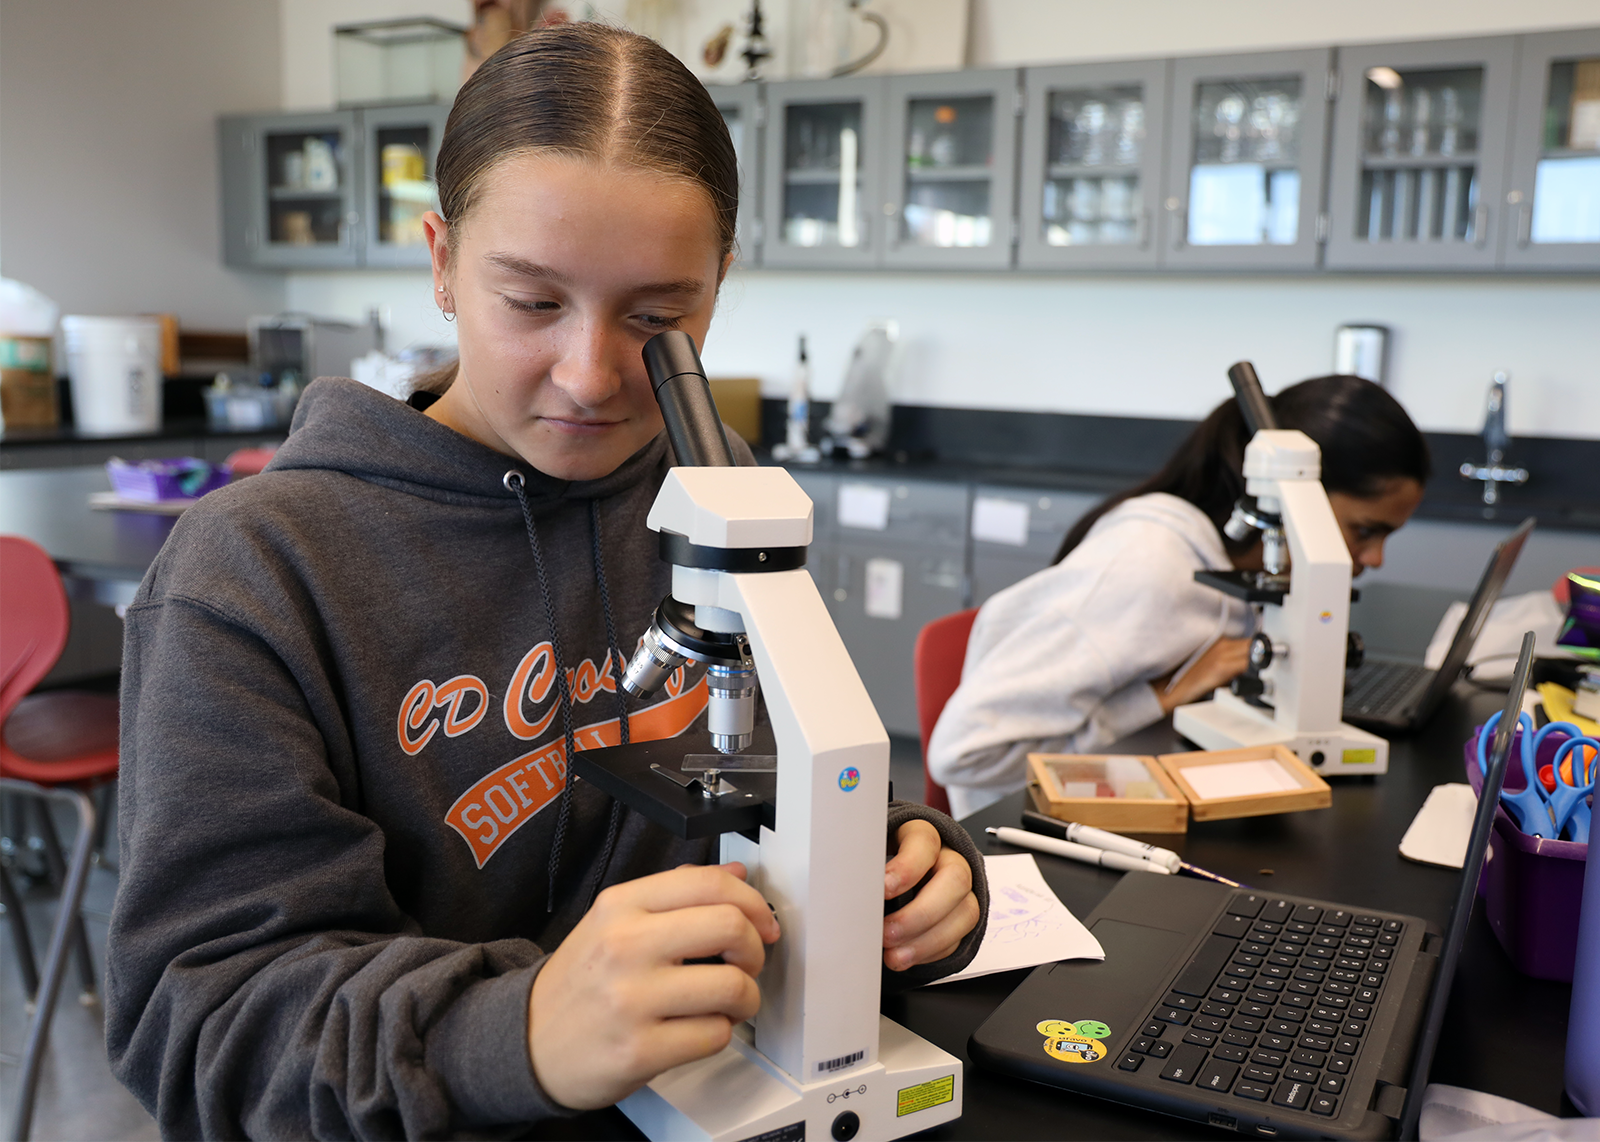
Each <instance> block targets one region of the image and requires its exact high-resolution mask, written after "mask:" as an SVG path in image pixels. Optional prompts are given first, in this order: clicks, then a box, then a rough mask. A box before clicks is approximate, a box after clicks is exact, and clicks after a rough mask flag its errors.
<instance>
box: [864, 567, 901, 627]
mask: <svg viewBox="0 0 1600 1142" xmlns="http://www.w3.org/2000/svg"><path fill="white" fill-rule="evenodd" d="M905 579H906V565H905V564H904V563H901V562H900V561H899V560H898V559H869V560H867V615H868V616H869V617H870V618H874V619H897V618H899V617H900V612H901V596H902V594H903V593H904V591H903V588H904V586H905Z"/></svg>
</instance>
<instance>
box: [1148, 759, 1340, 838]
mask: <svg viewBox="0 0 1600 1142" xmlns="http://www.w3.org/2000/svg"><path fill="white" fill-rule="evenodd" d="M1157 760H1158V761H1159V762H1160V764H1161V768H1162V769H1164V770H1166V772H1167V774H1168V775H1169V776H1170V777H1171V778H1172V780H1173V781H1174V782H1175V783H1176V784H1177V786H1178V788H1179V790H1181V791H1182V794H1183V796H1184V797H1185V798H1187V799H1188V802H1189V809H1190V812H1192V813H1193V814H1194V819H1195V820H1196V821H1223V820H1227V819H1229V818H1232V817H1261V816H1265V815H1267V814H1269V813H1292V812H1296V811H1298V810H1301V809H1326V808H1327V807H1328V806H1329V805H1331V804H1333V793H1332V790H1331V789H1330V788H1329V787H1328V783H1327V782H1326V781H1324V780H1322V778H1320V777H1318V776H1317V775H1316V774H1315V773H1313V772H1312V770H1311V768H1310V767H1309V766H1308V765H1306V763H1305V762H1303V761H1301V760H1300V759H1299V758H1298V757H1296V756H1295V755H1294V753H1293V752H1292V751H1291V750H1289V749H1287V748H1285V747H1284V746H1281V745H1263V746H1249V747H1246V748H1244V749H1215V750H1200V751H1197V752H1195V753H1169V754H1163V755H1162V756H1161V757H1160V758H1158V759H1157Z"/></svg>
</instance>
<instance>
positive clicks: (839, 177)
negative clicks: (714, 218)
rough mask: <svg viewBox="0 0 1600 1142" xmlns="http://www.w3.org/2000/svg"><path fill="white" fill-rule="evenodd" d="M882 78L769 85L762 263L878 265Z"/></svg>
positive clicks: (786, 266)
mask: <svg viewBox="0 0 1600 1142" xmlns="http://www.w3.org/2000/svg"><path fill="white" fill-rule="evenodd" d="M884 94H885V88H884V81H883V80H882V79H854V78H851V79H828V80H798V81H795V82H791V83H773V84H768V85H767V131H766V161H765V164H764V178H763V179H762V190H763V194H762V200H763V201H762V215H763V220H764V223H765V224H764V225H763V227H762V240H761V264H762V265H763V266H766V267H769V268H771V267H776V268H784V269H797V268H819V269H820V268H830V269H848V268H852V267H855V268H867V267H872V266H876V265H878V264H879V261H880V257H881V254H882V251H883V245H884V243H883V238H884V232H885V230H886V229H887V226H886V225H885V219H884V217H883V215H882V214H881V213H880V208H879V206H878V205H877V204H879V203H881V202H882V201H883V184H882V177H883V176H882V171H883V163H882V162H881V159H882V155H883V152H884V149H885V146H884V131H883V101H884Z"/></svg>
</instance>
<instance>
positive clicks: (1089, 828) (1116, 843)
mask: <svg viewBox="0 0 1600 1142" xmlns="http://www.w3.org/2000/svg"><path fill="white" fill-rule="evenodd" d="M1022 824H1023V827H1024V828H1026V829H1028V830H1029V831H1030V832H1034V833H1043V834H1044V835H1045V836H1047V837H1059V838H1060V839H1062V840H1064V841H1075V842H1077V843H1078V844H1080V845H1088V846H1089V847H1090V848H1095V849H1107V850H1109V851H1110V852H1114V853H1121V854H1122V855H1123V856H1131V857H1136V858H1137V859H1139V860H1147V861H1152V862H1154V863H1155V864H1159V865H1162V866H1163V867H1165V868H1166V870H1167V871H1168V872H1177V871H1178V866H1179V865H1181V864H1182V863H1183V858H1182V857H1180V856H1179V855H1178V854H1177V853H1175V852H1173V851H1172V850H1171V849H1163V848H1159V847H1157V846H1156V845H1147V844H1145V843H1144V842H1143V841H1136V840H1134V839H1133V838H1132V837H1124V836H1122V835H1120V834H1118V833H1108V832H1107V831H1106V830H1104V829H1097V828H1095V827H1094V826H1093V825H1084V824H1080V823H1079V822H1077V821H1058V820H1056V819H1055V818H1054V817H1046V816H1045V815H1044V814H1043V813H1035V812H1034V811H1033V810H1031V809H1024V810H1023V811H1022Z"/></svg>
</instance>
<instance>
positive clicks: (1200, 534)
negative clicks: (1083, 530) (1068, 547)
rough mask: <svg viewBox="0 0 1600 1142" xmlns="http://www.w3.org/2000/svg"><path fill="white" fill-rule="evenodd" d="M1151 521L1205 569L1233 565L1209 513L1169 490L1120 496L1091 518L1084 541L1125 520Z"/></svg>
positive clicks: (1112, 528)
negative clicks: (1180, 542) (1178, 541)
mask: <svg viewBox="0 0 1600 1142" xmlns="http://www.w3.org/2000/svg"><path fill="white" fill-rule="evenodd" d="M1135 522H1138V523H1154V524H1159V525H1160V526H1162V527H1164V528H1166V529H1167V530H1169V531H1171V532H1173V533H1174V534H1176V535H1178V536H1180V537H1182V539H1183V541H1184V542H1185V543H1186V544H1188V546H1189V549H1190V550H1191V551H1193V552H1194V554H1195V558H1197V559H1199V560H1200V561H1201V562H1203V563H1204V564H1205V566H1206V568H1207V569H1208V570H1211V571H1227V570H1231V569H1232V567H1233V562H1232V560H1230V559H1229V558H1228V553H1227V551H1226V550H1225V549H1224V548H1223V546H1222V534H1221V533H1220V532H1218V531H1217V525H1216V524H1214V523H1212V522H1211V517H1210V516H1208V515H1206V513H1205V512H1203V511H1201V510H1200V509H1199V508H1197V507H1195V506H1194V505H1193V504H1191V503H1190V502H1189V501H1188V500H1186V499H1183V498H1182V497H1180V496H1174V495H1172V494H1171V493H1170V492H1151V493H1150V494H1148V495H1143V496H1135V497H1133V498H1132V499H1131V500H1124V501H1123V502H1122V503H1120V504H1118V505H1117V506H1116V507H1115V508H1113V509H1112V510H1110V511H1109V512H1107V513H1106V514H1105V515H1103V516H1101V517H1100V519H1098V520H1097V521H1095V525H1094V526H1093V527H1091V528H1090V529H1089V534H1088V535H1086V536H1084V542H1085V543H1087V542H1089V541H1090V540H1092V539H1096V538H1099V537H1103V536H1105V535H1106V534H1108V533H1109V532H1111V531H1113V530H1115V529H1116V528H1118V527H1121V526H1123V525H1125V524H1129V523H1135Z"/></svg>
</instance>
